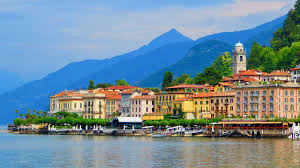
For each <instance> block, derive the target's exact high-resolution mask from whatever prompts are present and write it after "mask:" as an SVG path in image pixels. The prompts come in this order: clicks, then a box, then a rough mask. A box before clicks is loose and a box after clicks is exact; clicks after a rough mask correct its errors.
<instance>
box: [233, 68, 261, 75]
mask: <svg viewBox="0 0 300 168" xmlns="http://www.w3.org/2000/svg"><path fill="white" fill-rule="evenodd" d="M261 75H262V72H261V71H258V70H255V69H250V70H247V71H240V73H238V76H261Z"/></svg>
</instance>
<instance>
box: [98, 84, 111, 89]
mask: <svg viewBox="0 0 300 168" xmlns="http://www.w3.org/2000/svg"><path fill="white" fill-rule="evenodd" d="M110 86H113V84H111V83H98V84H97V85H96V88H107V87H110Z"/></svg>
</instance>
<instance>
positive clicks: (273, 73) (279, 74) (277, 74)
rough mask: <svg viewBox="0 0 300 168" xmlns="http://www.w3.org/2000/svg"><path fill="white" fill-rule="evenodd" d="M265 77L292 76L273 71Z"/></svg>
mask: <svg viewBox="0 0 300 168" xmlns="http://www.w3.org/2000/svg"><path fill="white" fill-rule="evenodd" d="M264 76H291V74H289V73H287V72H281V71H273V72H271V73H267V74H265V75H264Z"/></svg>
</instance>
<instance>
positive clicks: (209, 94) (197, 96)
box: [192, 92, 214, 98]
mask: <svg viewBox="0 0 300 168" xmlns="http://www.w3.org/2000/svg"><path fill="white" fill-rule="evenodd" d="M213 94H214V93H212V92H210V93H198V94H196V95H193V96H192V97H193V98H202V97H211V96H212V95H213Z"/></svg>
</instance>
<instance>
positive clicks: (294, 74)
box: [290, 64, 300, 82]
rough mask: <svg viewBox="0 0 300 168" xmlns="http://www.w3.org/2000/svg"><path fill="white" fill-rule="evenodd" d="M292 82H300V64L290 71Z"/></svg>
mask: <svg viewBox="0 0 300 168" xmlns="http://www.w3.org/2000/svg"><path fill="white" fill-rule="evenodd" d="M290 71H291V80H292V81H296V82H299V81H300V64H298V65H296V67H295V68H292V69H290Z"/></svg>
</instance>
